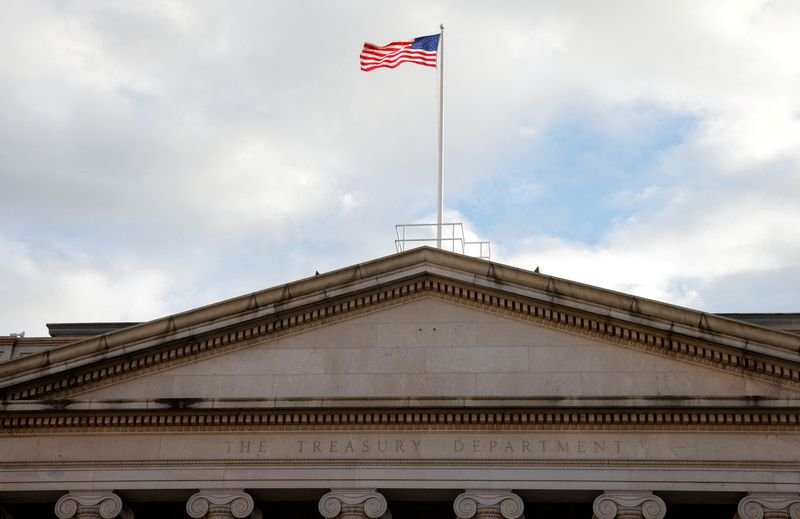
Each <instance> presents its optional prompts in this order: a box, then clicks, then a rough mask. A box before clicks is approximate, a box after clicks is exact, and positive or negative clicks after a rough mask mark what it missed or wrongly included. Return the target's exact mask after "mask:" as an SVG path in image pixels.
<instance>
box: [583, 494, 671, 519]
mask: <svg viewBox="0 0 800 519" xmlns="http://www.w3.org/2000/svg"><path fill="white" fill-rule="evenodd" d="M592 509H593V511H594V517H595V519H614V518H618V519H663V517H664V516H665V515H666V513H667V505H666V504H664V501H663V500H662V499H661V498H660V497H658V496H656V495H653V493H652V492H606V493H605V494H602V495H600V496H598V497H597V499H595V500H594V505H593V506H592Z"/></svg>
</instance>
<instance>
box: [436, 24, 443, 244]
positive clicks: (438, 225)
mask: <svg viewBox="0 0 800 519" xmlns="http://www.w3.org/2000/svg"><path fill="white" fill-rule="evenodd" d="M439 29H440V30H441V33H440V36H439V62H438V63H439V178H438V182H437V185H438V193H439V198H438V208H437V211H436V246H437V247H438V248H440V249H441V248H442V212H443V211H444V169H443V166H444V24H440V25H439Z"/></svg>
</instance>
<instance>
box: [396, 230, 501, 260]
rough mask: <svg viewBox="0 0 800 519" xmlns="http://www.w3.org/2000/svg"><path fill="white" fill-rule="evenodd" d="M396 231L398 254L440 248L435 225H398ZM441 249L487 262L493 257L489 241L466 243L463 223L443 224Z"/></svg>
mask: <svg viewBox="0 0 800 519" xmlns="http://www.w3.org/2000/svg"><path fill="white" fill-rule="evenodd" d="M394 230H395V234H396V236H397V238H396V239H395V240H394V246H395V249H397V252H403V251H407V250H410V249H413V248H415V247H422V246H424V245H428V246H431V247H437V246H439V243H438V242H439V240H438V239H437V237H436V224H435V223H406V224H398V225H395V226H394ZM441 249H442V250H447V251H450V252H457V253H459V254H464V255H466V256H472V257H475V258H481V259H485V260H489V259H491V255H492V250H491V244H490V243H489V242H488V241H466V239H465V238H464V225H463V224H461V223H443V224H442V238H441Z"/></svg>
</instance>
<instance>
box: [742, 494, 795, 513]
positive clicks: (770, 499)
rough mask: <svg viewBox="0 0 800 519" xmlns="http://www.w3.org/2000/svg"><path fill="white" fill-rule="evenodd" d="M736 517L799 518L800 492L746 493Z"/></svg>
mask: <svg viewBox="0 0 800 519" xmlns="http://www.w3.org/2000/svg"><path fill="white" fill-rule="evenodd" d="M735 517H736V518H737V519H800V494H748V495H747V496H745V497H744V498H742V500H741V501H739V513H737V514H736V516H735Z"/></svg>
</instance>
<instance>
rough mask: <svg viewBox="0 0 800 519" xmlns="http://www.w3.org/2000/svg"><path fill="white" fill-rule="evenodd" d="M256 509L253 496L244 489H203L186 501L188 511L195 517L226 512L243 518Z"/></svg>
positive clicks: (199, 518)
mask: <svg viewBox="0 0 800 519" xmlns="http://www.w3.org/2000/svg"><path fill="white" fill-rule="evenodd" d="M254 511H255V503H254V502H253V498H252V497H251V496H250V494H248V493H247V492H245V491H243V490H201V491H199V492H197V493H196V494H194V495H192V497H190V498H189V500H188V501H186V513H187V514H189V517H193V518H195V519H202V518H204V517H206V516H212V515H211V514H214V515H213V516H212V517H218V516H220V514H224V515H227V516H228V517H235V518H237V519H241V518H244V517H249V516H250V514H252V513H253V512H254ZM209 512H210V513H209Z"/></svg>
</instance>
